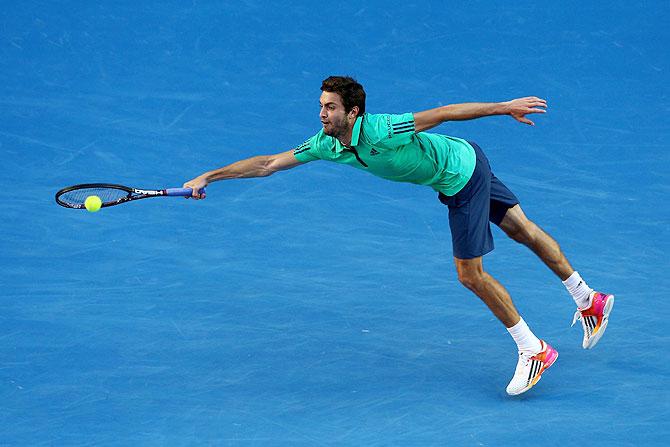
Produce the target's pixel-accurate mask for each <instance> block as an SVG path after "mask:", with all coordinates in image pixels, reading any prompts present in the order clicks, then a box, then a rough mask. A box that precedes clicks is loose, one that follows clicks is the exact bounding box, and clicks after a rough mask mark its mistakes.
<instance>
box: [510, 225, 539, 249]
mask: <svg viewBox="0 0 670 447" xmlns="http://www.w3.org/2000/svg"><path fill="white" fill-rule="evenodd" d="M536 230H537V226H536V225H535V224H534V223H533V222H531V221H530V220H527V221H525V222H524V223H523V224H521V225H517V226H515V227H514V228H510V229H508V230H506V231H505V233H507V235H508V236H509V237H510V238H512V239H513V240H515V241H516V242H518V243H520V244H524V245H529V244H531V243H532V242H533V240H534V239H535V233H536Z"/></svg>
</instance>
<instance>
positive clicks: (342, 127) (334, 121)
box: [319, 92, 358, 138]
mask: <svg viewBox="0 0 670 447" xmlns="http://www.w3.org/2000/svg"><path fill="white" fill-rule="evenodd" d="M319 105H320V107H321V111H320V112H319V119H320V120H321V124H323V133H325V134H326V135H328V136H331V137H335V138H337V137H341V136H346V135H347V132H348V131H349V129H350V128H351V127H353V125H354V122H355V121H356V113H357V110H358V109H357V107H354V108H352V110H350V111H349V113H346V112H345V111H344V104H343V103H342V98H341V97H340V95H338V94H337V93H334V92H322V93H321V98H320V99H319Z"/></svg>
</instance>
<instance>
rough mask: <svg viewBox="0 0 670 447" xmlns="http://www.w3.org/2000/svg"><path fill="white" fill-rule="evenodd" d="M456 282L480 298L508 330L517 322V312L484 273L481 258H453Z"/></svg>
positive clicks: (491, 278)
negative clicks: (456, 274) (456, 276)
mask: <svg viewBox="0 0 670 447" xmlns="http://www.w3.org/2000/svg"><path fill="white" fill-rule="evenodd" d="M454 262H455V263H456V271H457V272H458V280H459V281H460V282H461V284H463V285H464V286H465V287H467V288H468V289H470V290H471V291H472V292H474V294H475V295H477V296H478V297H479V298H481V300H482V301H484V303H485V304H486V305H487V306H488V308H489V309H491V312H493V314H494V315H495V316H496V317H498V319H499V320H500V321H501V322H502V324H504V325H505V327H507V328H510V327H512V326H514V325H515V324H517V323H518V322H519V319H520V317H519V312H517V310H516V308H515V307H514V303H513V302H512V298H511V297H510V295H509V293H507V290H505V288H504V287H503V286H502V284H500V283H499V282H498V281H496V280H495V279H494V278H493V277H492V276H491V275H489V274H488V273H486V272H485V271H484V268H483V265H482V257H481V256H480V257H478V258H474V259H458V258H454Z"/></svg>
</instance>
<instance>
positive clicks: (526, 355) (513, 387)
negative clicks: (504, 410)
mask: <svg viewBox="0 0 670 447" xmlns="http://www.w3.org/2000/svg"><path fill="white" fill-rule="evenodd" d="M540 346H541V350H540V352H537V353H534V352H528V351H521V352H519V362H518V363H517V364H516V370H515V371H514V377H512V380H511V381H510V383H509V385H507V394H509V395H511V396H516V395H518V394H521V393H525V392H526V391H528V390H529V389H531V388H532V387H533V386H535V384H536V383H537V382H539V381H540V379H541V378H542V373H544V372H545V371H546V370H547V369H548V368H549V367H550V366H551V365H553V364H554V362H555V361H556V359H557V358H558V351H556V350H555V349H554V348H552V347H551V346H549V345H548V344H547V343H545V342H544V341H543V340H540Z"/></svg>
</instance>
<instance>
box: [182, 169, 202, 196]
mask: <svg viewBox="0 0 670 447" xmlns="http://www.w3.org/2000/svg"><path fill="white" fill-rule="evenodd" d="M205 186H207V180H206V179H205V177H204V175H201V176H198V177H196V178H194V179H193V180H189V181H188V182H186V183H184V186H183V188H191V189H193V194H192V195H191V197H186V198H187V199H189V198H193V199H196V200H200V199H204V198H205V197H207V195H206V194H205V192H204V191H203V192H202V194H201V193H200V192H199V191H200V190H202V189H204V188H205Z"/></svg>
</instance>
